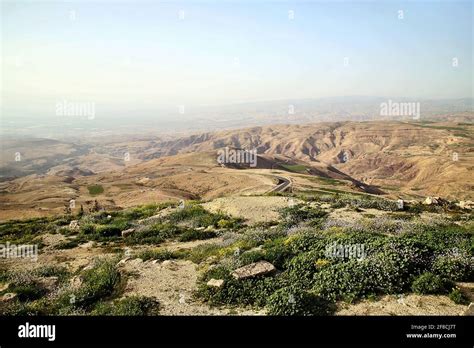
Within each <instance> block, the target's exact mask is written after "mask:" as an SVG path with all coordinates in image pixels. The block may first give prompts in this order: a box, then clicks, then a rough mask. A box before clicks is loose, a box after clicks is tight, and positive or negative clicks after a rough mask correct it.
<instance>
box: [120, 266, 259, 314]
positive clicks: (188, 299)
mask: <svg viewBox="0 0 474 348" xmlns="http://www.w3.org/2000/svg"><path fill="white" fill-rule="evenodd" d="M123 267H124V269H125V270H126V271H128V272H132V274H135V276H134V277H132V278H129V280H128V283H127V287H126V289H125V293H126V295H142V296H151V297H154V298H156V299H157V300H158V301H159V303H160V314H161V315H261V314H263V312H257V311H253V310H249V309H234V308H211V307H209V306H208V305H206V304H204V303H200V302H199V301H196V300H194V299H193V297H192V294H193V291H194V290H195V289H196V280H197V276H198V271H197V269H196V267H197V266H196V265H195V264H194V263H192V262H191V261H184V260H176V261H170V260H168V261H164V262H161V263H155V262H143V261H141V260H139V259H134V260H130V261H127V262H126V263H124V265H123Z"/></svg>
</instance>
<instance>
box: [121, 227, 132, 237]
mask: <svg viewBox="0 0 474 348" xmlns="http://www.w3.org/2000/svg"><path fill="white" fill-rule="evenodd" d="M133 232H135V229H134V228H129V229H128V230H124V231H122V237H126V236H128V235H130V234H132V233H133Z"/></svg>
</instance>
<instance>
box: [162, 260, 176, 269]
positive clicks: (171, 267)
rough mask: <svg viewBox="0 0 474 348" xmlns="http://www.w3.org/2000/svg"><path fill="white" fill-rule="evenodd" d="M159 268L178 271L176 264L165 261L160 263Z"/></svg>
mask: <svg viewBox="0 0 474 348" xmlns="http://www.w3.org/2000/svg"><path fill="white" fill-rule="evenodd" d="M161 266H163V267H166V268H168V269H170V270H172V271H176V270H177V269H178V264H177V263H176V262H175V261H171V260H165V261H163V262H162V263H161Z"/></svg>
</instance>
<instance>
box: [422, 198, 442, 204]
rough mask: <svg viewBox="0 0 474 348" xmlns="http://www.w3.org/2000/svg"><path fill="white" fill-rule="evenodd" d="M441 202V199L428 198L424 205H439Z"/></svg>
mask: <svg viewBox="0 0 474 348" xmlns="http://www.w3.org/2000/svg"><path fill="white" fill-rule="evenodd" d="M439 200H440V199H439V197H426V199H425V201H424V202H423V204H426V205H433V204H439Z"/></svg>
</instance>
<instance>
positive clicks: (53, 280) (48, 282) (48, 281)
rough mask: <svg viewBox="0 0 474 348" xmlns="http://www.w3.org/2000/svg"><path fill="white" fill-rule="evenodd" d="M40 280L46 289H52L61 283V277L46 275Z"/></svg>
mask: <svg viewBox="0 0 474 348" xmlns="http://www.w3.org/2000/svg"><path fill="white" fill-rule="evenodd" d="M38 282H39V283H40V284H41V286H43V287H44V288H46V289H52V288H54V287H56V286H57V285H58V284H59V278H58V277H54V276H52V277H44V278H40V279H38Z"/></svg>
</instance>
